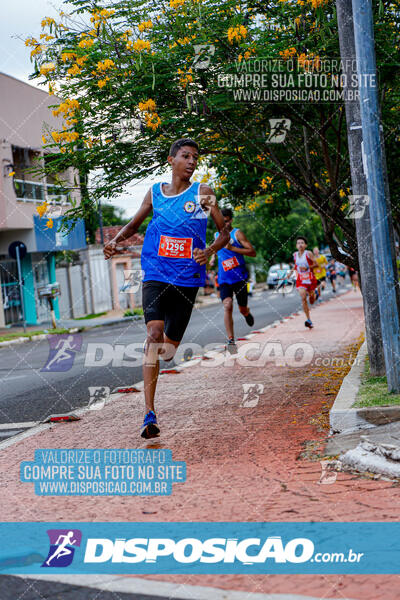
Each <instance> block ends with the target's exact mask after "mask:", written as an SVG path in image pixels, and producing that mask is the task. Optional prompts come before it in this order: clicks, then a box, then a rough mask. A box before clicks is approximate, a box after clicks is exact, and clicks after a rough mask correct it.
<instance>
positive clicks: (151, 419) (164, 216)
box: [104, 139, 229, 439]
mask: <svg viewBox="0 0 400 600" xmlns="http://www.w3.org/2000/svg"><path fill="white" fill-rule="evenodd" d="M198 157H199V147H198V145H197V143H196V142H195V141H193V140H191V139H181V140H177V141H176V142H174V143H173V144H172V146H171V148H170V152H169V156H168V162H169V164H170V165H171V167H172V182H171V183H169V184H168V183H156V184H154V185H153V186H152V187H151V188H150V190H148V192H147V193H146V195H145V197H144V200H143V202H142V205H141V207H140V208H139V210H138V211H137V213H136V214H135V216H134V217H133V219H132V220H131V221H130V222H129V223H128V224H127V225H125V227H123V228H122V229H121V231H120V232H119V233H118V234H117V235H116V236H115V238H114V239H113V240H112V241H111V242H109V243H108V244H107V245H106V246H105V247H104V255H105V258H106V259H108V258H110V257H111V256H113V254H115V253H116V252H117V244H118V242H120V241H122V240H126V239H128V238H129V237H131V236H132V235H133V234H134V233H136V232H137V230H138V228H139V226H140V225H141V223H143V221H144V220H145V218H146V217H147V216H148V215H149V214H150V213H151V211H153V217H152V220H151V221H150V223H149V225H148V226H147V230H146V235H145V239H144V243H143V249H142V270H143V271H144V277H143V311H144V318H145V322H146V326H147V339H146V342H145V355H144V361H143V380H144V396H145V403H146V414H145V418H144V422H143V425H142V428H141V436H142V437H144V438H146V439H148V438H153V437H157V436H158V435H159V434H160V428H159V425H158V423H157V416H156V413H155V410H154V396H155V391H156V385H157V379H158V373H159V368H160V367H159V365H160V363H159V357H160V356H161V358H162V359H163V360H167V361H168V360H172V359H173V357H174V355H175V352H176V350H177V348H178V346H179V344H180V342H181V340H182V338H183V335H184V333H185V330H186V327H187V325H188V323H189V320H190V316H191V313H192V309H193V305H194V301H195V298H196V294H197V292H198V289H199V287H201V286H204V284H205V276H206V263H207V261H208V259H209V258H210V256H212V255H213V254H214V253H215V252H217V251H218V250H219V249H220V248H222V247H223V246H225V245H226V243H227V242H228V241H229V232H228V229H227V228H226V226H225V222H224V218H223V216H222V214H221V211H220V210H219V208H218V205H217V202H216V198H215V194H214V192H213V190H212V189H211V188H210V187H209V186H208V185H205V184H203V183H202V184H200V183H198V182H193V183H191V182H190V178H191V177H192V175H193V172H194V171H195V169H196V166H197V160H198ZM208 214H210V215H211V217H212V219H213V220H214V222H215V225H216V226H217V229H218V231H219V234H220V235H219V237H218V239H216V240H215V241H214V242H213V243H212V244H211V245H210V246H208V247H206V228H207V217H208Z"/></svg>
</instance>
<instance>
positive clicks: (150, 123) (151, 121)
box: [144, 113, 161, 131]
mask: <svg viewBox="0 0 400 600" xmlns="http://www.w3.org/2000/svg"><path fill="white" fill-rule="evenodd" d="M144 118H145V120H146V127H149V128H150V129H152V130H153V131H155V130H156V129H158V127H159V126H160V125H161V119H160V117H159V116H158V114H157V113H153V114H149V113H146V114H145V115H144Z"/></svg>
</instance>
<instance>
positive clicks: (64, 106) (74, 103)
mask: <svg viewBox="0 0 400 600" xmlns="http://www.w3.org/2000/svg"><path fill="white" fill-rule="evenodd" d="M77 110H79V101H78V100H70V99H69V98H67V100H64V102H61V104H60V105H59V106H58V108H56V109H54V110H53V111H52V112H53V115H54V116H55V117H59V116H60V115H63V117H64V119H65V120H66V123H67V125H73V124H74V123H77V122H78V120H77V119H74V116H75V112H76V111H77ZM43 143H44V142H43Z"/></svg>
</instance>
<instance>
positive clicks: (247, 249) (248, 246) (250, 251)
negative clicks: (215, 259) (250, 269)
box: [226, 229, 256, 256]
mask: <svg viewBox="0 0 400 600" xmlns="http://www.w3.org/2000/svg"><path fill="white" fill-rule="evenodd" d="M236 237H237V239H238V241H239V242H240V243H241V244H242V246H243V248H237V247H236V246H232V244H231V242H230V241H229V243H228V244H227V246H226V247H227V248H228V250H232V252H237V254H243V255H244V256H256V251H255V250H254V248H253V245H252V243H251V242H249V240H248V239H247V237H246V236H245V234H244V233H243V231H240V229H238V231H237V234H236Z"/></svg>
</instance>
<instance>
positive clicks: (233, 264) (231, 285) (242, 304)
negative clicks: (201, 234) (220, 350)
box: [210, 208, 256, 354]
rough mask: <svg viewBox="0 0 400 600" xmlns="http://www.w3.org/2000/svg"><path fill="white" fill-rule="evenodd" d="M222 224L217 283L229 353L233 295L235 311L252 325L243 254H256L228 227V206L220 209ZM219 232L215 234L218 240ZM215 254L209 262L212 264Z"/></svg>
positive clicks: (232, 338)
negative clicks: (223, 243) (223, 235)
mask: <svg viewBox="0 0 400 600" xmlns="http://www.w3.org/2000/svg"><path fill="white" fill-rule="evenodd" d="M221 212H222V215H223V217H224V221H225V226H226V228H227V230H228V231H229V234H230V240H229V242H228V244H227V245H226V246H225V247H224V248H221V249H220V250H219V251H218V252H217V254H218V285H219V291H220V298H221V300H222V304H223V306H224V324H225V329H226V333H227V337H228V342H227V345H226V348H227V350H228V352H230V353H232V354H236V353H237V346H236V342H235V334H234V329H233V294H235V296H236V300H237V303H238V306H239V310H240V312H241V313H242V315H243V316H244V318H245V319H246V323H247V325H249V326H250V327H252V326H253V325H254V317H253V315H252V314H251V312H250V309H249V307H248V306H247V303H248V291H247V278H248V274H247V268H246V262H245V260H244V257H245V256H256V251H255V250H254V248H253V246H252V245H251V243H250V242H249V240H248V239H247V237H246V236H245V234H244V233H243V231H240V229H238V228H237V227H232V220H233V213H232V211H231V209H230V208H223V209H222V210H221ZM219 236H220V234H219V233H216V234H215V240H218V238H219ZM214 261H215V256H213V257H212V259H211V261H210V262H211V263H212V264H214Z"/></svg>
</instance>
